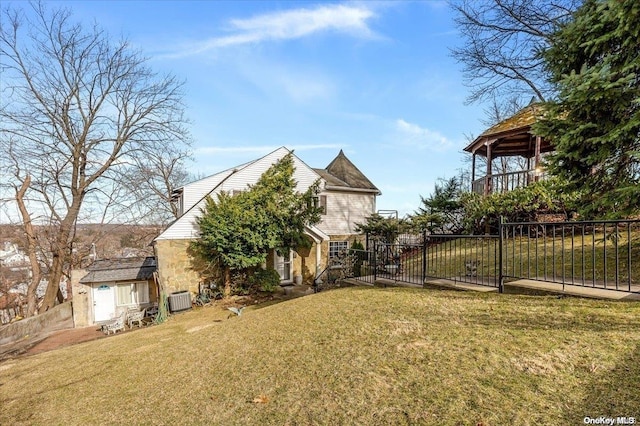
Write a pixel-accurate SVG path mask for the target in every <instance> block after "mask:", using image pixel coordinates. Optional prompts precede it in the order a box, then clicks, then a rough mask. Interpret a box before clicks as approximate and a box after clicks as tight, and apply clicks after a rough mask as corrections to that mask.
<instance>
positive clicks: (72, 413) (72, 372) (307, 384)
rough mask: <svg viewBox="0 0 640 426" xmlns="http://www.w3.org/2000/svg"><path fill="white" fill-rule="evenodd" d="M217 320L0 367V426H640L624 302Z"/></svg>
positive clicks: (636, 342)
mask: <svg viewBox="0 0 640 426" xmlns="http://www.w3.org/2000/svg"><path fill="white" fill-rule="evenodd" d="M227 314H228V312H227V311H224V310H223V309H220V308H204V309H199V310H197V311H193V312H187V313H184V314H181V315H177V316H175V317H173V318H172V319H171V320H170V321H169V322H168V323H166V324H163V325H161V326H157V327H152V328H149V329H145V330H141V331H139V332H136V333H129V334H124V335H118V336H114V337H111V338H108V339H102V340H98V341H95V342H90V343H85V344H80V345H77V346H74V347H69V348H65V349H61V350H58V351H54V352H49V353H45V354H40V355H37V356H33V357H29V358H24V359H20V360H14V361H12V363H11V364H10V368H6V369H0V405H1V406H2V410H1V411H0V424H50V423H54V424H62V423H64V424H69V425H73V424H87V423H90V424H110V423H123V422H126V423H130V424H185V423H186V424H224V425H231V424H278V425H279V424H445V425H446V424H452V425H453V424H455V425H458V424H470V425H476V424H478V423H482V424H483V425H503V424H525V425H526V424H549V423H553V422H557V421H565V422H568V423H569V424H580V422H581V421H582V419H583V418H584V416H587V415H591V416H599V415H611V416H634V415H635V416H636V417H640V408H639V407H638V404H637V389H639V388H640V305H639V304H632V303H620V302H618V303H616V302H603V301H594V300H580V299H556V298H552V297H536V298H533V297H524V296H507V295H496V294H482V295H478V294H466V293H459V292H448V291H437V290H436V291H426V290H415V289H400V288H394V289H378V288H376V289H374V288H345V289H340V290H335V291H329V292H324V293H319V294H316V295H312V296H308V297H304V298H299V299H295V300H290V301H287V302H283V303H279V304H272V305H269V306H267V307H264V308H261V309H247V310H245V312H244V313H243V315H242V316H241V317H234V318H230V319H228V320H227V319H226V317H227ZM0 366H2V365H0Z"/></svg>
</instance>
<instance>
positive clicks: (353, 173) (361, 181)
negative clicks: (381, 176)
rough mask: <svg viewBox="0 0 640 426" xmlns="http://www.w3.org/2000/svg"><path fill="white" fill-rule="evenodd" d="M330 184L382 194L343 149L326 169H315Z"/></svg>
mask: <svg viewBox="0 0 640 426" xmlns="http://www.w3.org/2000/svg"><path fill="white" fill-rule="evenodd" d="M314 170H315V171H316V173H318V174H319V175H320V176H322V178H323V179H324V180H325V181H326V182H327V185H328V186H335V187H342V188H345V189H355V190H364V191H367V192H373V193H376V194H378V195H379V194H380V190H379V189H378V188H376V186H375V185H374V184H373V183H371V181H370V180H369V179H368V178H367V177H366V176H365V175H364V174H363V173H362V172H361V171H360V169H358V168H357V167H356V166H355V165H354V164H353V163H352V162H351V160H349V159H348V158H347V156H346V155H345V154H344V152H343V151H342V150H340V152H339V153H338V156H337V157H336V158H334V159H333V161H332V162H331V163H329V165H328V166H327V167H326V168H324V169H314Z"/></svg>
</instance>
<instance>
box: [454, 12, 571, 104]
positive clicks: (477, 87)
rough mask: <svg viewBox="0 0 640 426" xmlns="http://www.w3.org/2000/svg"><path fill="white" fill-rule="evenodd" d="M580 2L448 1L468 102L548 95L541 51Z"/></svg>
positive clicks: (456, 51)
mask: <svg viewBox="0 0 640 426" xmlns="http://www.w3.org/2000/svg"><path fill="white" fill-rule="evenodd" d="M581 3H582V1H581V0H536V1H531V0H451V3H450V4H451V7H452V8H453V10H454V12H455V13H456V17H455V23H456V25H457V27H458V30H459V31H460V34H461V35H462V43H461V45H460V46H458V47H454V48H453V49H452V54H453V57H454V58H455V59H456V60H458V61H459V62H460V63H462V64H463V65H464V71H463V72H464V76H465V80H466V82H467V84H468V85H469V86H470V87H471V89H472V91H471V94H470V95H469V98H468V100H469V102H476V101H485V100H492V99H494V100H495V99H497V100H503V99H513V98H516V99H518V98H521V99H520V100H519V102H520V103H521V101H522V100H528V99H530V98H531V96H532V95H533V96H535V97H537V98H538V99H539V100H541V101H544V100H546V99H547V97H548V95H549V93H551V87H550V86H549V85H548V83H547V81H548V80H547V79H546V78H545V72H546V71H545V69H544V66H543V61H542V57H541V56H540V52H542V50H543V49H545V48H546V47H547V46H548V45H549V42H550V36H551V34H552V33H553V31H554V30H556V29H557V28H558V26H559V25H560V24H561V23H563V22H564V21H566V20H567V19H568V18H569V17H570V15H571V13H572V12H573V11H575V10H576V9H577V7H578V6H579V5H580V4H581Z"/></svg>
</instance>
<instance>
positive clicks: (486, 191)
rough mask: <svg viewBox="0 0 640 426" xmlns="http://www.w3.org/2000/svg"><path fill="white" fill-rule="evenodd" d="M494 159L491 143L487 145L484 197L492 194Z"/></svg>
mask: <svg viewBox="0 0 640 426" xmlns="http://www.w3.org/2000/svg"><path fill="white" fill-rule="evenodd" d="M492 160H493V159H492V158H491V142H488V143H487V176H486V177H485V178H484V179H485V181H484V195H485V196H486V195H489V194H491V174H492V171H491V163H492V162H493V161H492Z"/></svg>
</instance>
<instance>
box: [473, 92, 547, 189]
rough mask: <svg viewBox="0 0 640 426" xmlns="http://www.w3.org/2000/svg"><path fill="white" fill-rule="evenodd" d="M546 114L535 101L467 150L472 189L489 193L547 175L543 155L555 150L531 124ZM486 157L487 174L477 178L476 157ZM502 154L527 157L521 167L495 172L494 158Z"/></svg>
mask: <svg viewBox="0 0 640 426" xmlns="http://www.w3.org/2000/svg"><path fill="white" fill-rule="evenodd" d="M541 114H542V108H541V106H540V105H539V104H535V103H532V104H530V105H529V106H527V107H525V108H523V109H521V110H520V111H518V112H517V113H516V114H514V115H513V116H511V117H509V118H507V119H505V120H503V121H501V122H499V123H498V124H496V125H494V126H492V127H491V128H489V129H487V130H486V131H484V132H483V133H482V134H481V135H480V136H478V137H477V138H476V139H475V140H474V141H473V142H471V143H470V144H469V145H468V146H467V147H465V148H464V150H465V151H466V152H468V153H470V154H471V156H472V161H471V182H472V183H471V190H472V191H473V192H475V193H478V194H482V195H488V194H491V193H493V192H506V191H511V190H513V189H515V188H518V187H522V186H527V185H529V184H531V183H533V182H536V181H538V180H540V179H542V178H543V177H544V172H543V171H542V169H541V155H542V154H544V153H547V152H551V151H553V149H554V148H553V146H552V145H551V143H550V142H549V141H548V140H546V139H544V138H542V137H540V136H538V135H535V134H533V132H532V130H531V126H532V125H533V124H534V123H535V122H536V120H537V119H538V118H539V117H540V115H541ZM477 156H480V157H483V158H484V159H485V160H486V173H485V175H484V176H482V177H480V178H478V179H476V157H477ZM500 157H520V158H522V159H524V162H523V163H522V164H523V165H524V167H522V168H521V170H516V171H511V172H503V173H493V167H494V160H495V159H497V158H500Z"/></svg>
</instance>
